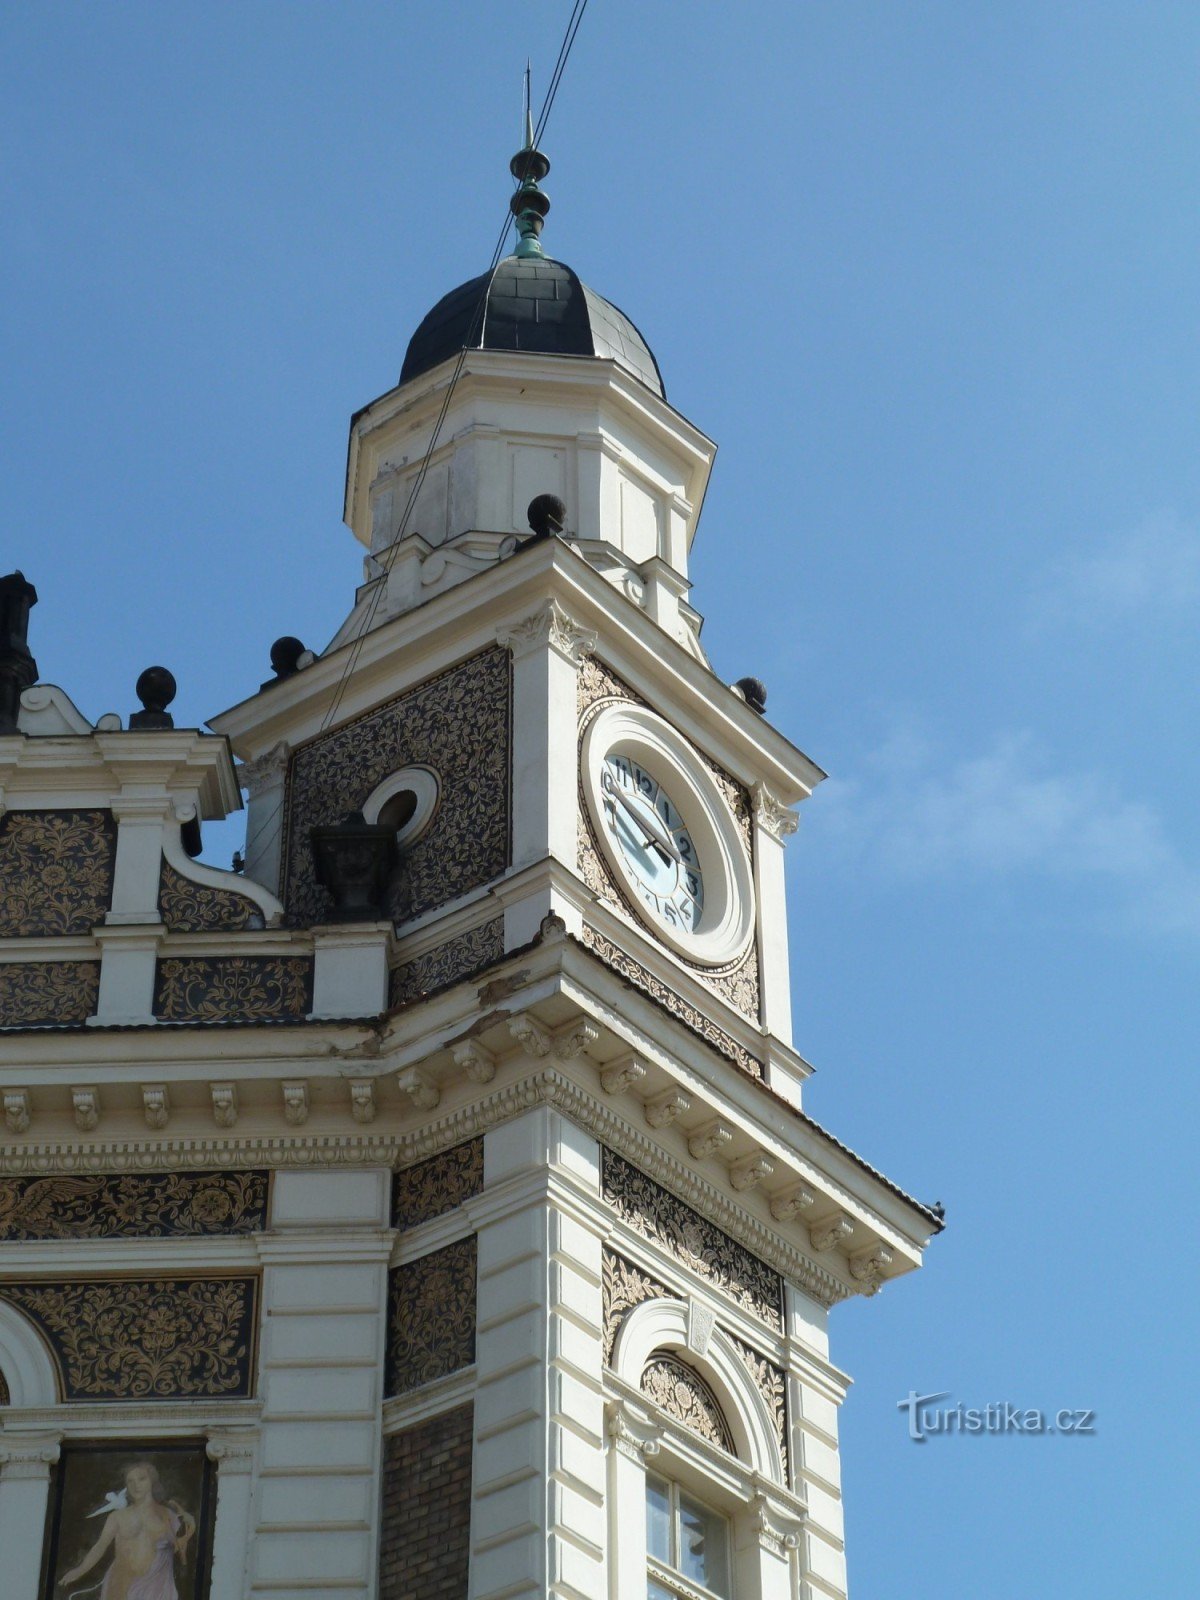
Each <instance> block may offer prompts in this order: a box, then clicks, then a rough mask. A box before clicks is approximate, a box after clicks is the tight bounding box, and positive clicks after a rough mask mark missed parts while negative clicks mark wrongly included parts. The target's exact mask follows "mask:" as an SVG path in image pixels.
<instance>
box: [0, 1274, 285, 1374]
mask: <svg viewBox="0 0 1200 1600" xmlns="http://www.w3.org/2000/svg"><path fill="white" fill-rule="evenodd" d="M257 1298H258V1279H257V1278H252V1277H209V1278H172V1277H158V1278H109V1279H99V1278H96V1279H88V1278H76V1279H73V1280H72V1281H71V1282H69V1283H48V1282H42V1281H38V1282H26V1283H0V1300H4V1301H6V1302H7V1303H8V1304H9V1305H11V1306H13V1307H15V1309H16V1310H18V1311H20V1312H21V1313H22V1314H23V1315H24V1316H26V1317H28V1318H29V1319H30V1321H32V1322H33V1323H35V1324H36V1325H37V1327H38V1329H39V1331H40V1332H41V1334H42V1336H43V1338H44V1339H45V1341H46V1343H47V1345H48V1346H49V1348H50V1352H51V1354H52V1356H53V1357H54V1361H55V1364H56V1366H57V1368H58V1373H59V1387H60V1389H61V1392H62V1397H63V1399H64V1400H216V1399H220V1400H234V1399H245V1398H246V1397H248V1396H249V1394H250V1393H251V1389H252V1386H253V1356H254V1340H255V1326H256V1308H257Z"/></svg>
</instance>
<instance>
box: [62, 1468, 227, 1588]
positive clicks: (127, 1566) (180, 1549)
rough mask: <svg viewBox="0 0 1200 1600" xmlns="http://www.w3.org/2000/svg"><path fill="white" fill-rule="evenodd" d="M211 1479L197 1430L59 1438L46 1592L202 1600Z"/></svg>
mask: <svg viewBox="0 0 1200 1600" xmlns="http://www.w3.org/2000/svg"><path fill="white" fill-rule="evenodd" d="M215 1488H216V1484H215V1476H214V1469H213V1465H212V1463H211V1462H210V1461H209V1460H208V1457H207V1456H206V1454H205V1449H204V1441H203V1440H202V1439H200V1440H195V1439H192V1440H179V1439H171V1440H163V1441H159V1442H148V1441H147V1440H145V1439H136V1440H131V1441H128V1442H121V1441H119V1440H116V1441H114V1440H107V1439H106V1440H104V1441H102V1442H96V1443H89V1444H74V1443H64V1445H63V1449H62V1456H61V1458H60V1460H59V1463H58V1466H57V1468H56V1469H55V1474H54V1484H53V1491H52V1494H51V1497H50V1507H49V1525H48V1534H49V1537H48V1539H47V1541H46V1559H45V1562H44V1564H43V1570H44V1573H45V1581H44V1586H43V1590H42V1594H43V1600H208V1595H209V1571H210V1564H211V1559H212V1531H213V1519H214V1515H215V1511H216V1494H215Z"/></svg>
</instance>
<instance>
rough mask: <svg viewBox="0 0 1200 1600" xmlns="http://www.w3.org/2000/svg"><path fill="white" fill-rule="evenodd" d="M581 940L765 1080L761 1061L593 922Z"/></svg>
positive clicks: (707, 1040)
mask: <svg viewBox="0 0 1200 1600" xmlns="http://www.w3.org/2000/svg"><path fill="white" fill-rule="evenodd" d="M582 939H583V943H584V944H585V945H586V946H587V948H588V949H589V950H594V951H595V953H596V954H597V955H598V956H599V957H600V960H601V961H603V962H604V964H605V966H608V967H611V968H612V969H613V971H614V972H619V973H620V974H621V976H622V977H623V978H627V979H628V981H629V982H630V983H631V984H632V985H633V987H634V988H635V989H640V990H641V992H642V993H643V994H644V995H647V996H648V997H649V998H650V999H651V1000H654V1001H656V1002H657V1003H658V1004H659V1005H660V1006H662V1008H663V1010H664V1011H668V1012H670V1014H671V1015H672V1016H673V1017H678V1019H679V1021H680V1022H682V1023H683V1024H684V1025H685V1026H686V1027H689V1028H691V1030H692V1032H693V1033H696V1034H699V1036H700V1037H701V1038H702V1039H703V1040H704V1041H705V1043H706V1044H710V1045H712V1047H713V1049H714V1050H716V1051H717V1052H718V1053H719V1054H720V1055H723V1056H724V1057H725V1059H726V1060H727V1061H732V1062H733V1063H734V1065H735V1066H738V1067H740V1068H741V1069H742V1071H743V1072H744V1073H746V1074H747V1076H748V1077H751V1078H761V1077H762V1075H763V1069H762V1062H761V1061H757V1060H756V1059H755V1058H754V1057H753V1056H752V1055H751V1054H750V1052H749V1050H746V1049H744V1048H743V1046H742V1045H740V1044H738V1043H737V1041H736V1040H735V1039H731V1038H730V1037H729V1035H728V1034H727V1033H725V1032H724V1031H723V1030H722V1029H721V1028H718V1027H717V1025H716V1023H715V1022H713V1021H712V1020H711V1019H710V1018H709V1017H706V1016H705V1015H704V1013H703V1011H700V1010H698V1009H697V1008H696V1007H695V1006H693V1005H689V1004H688V1002H687V1001H686V1000H684V999H681V998H680V996H679V995H678V994H676V992H675V990H674V989H672V988H671V987H670V985H669V984H666V983H664V982H663V981H662V979H661V978H657V977H655V975H654V973H652V972H649V971H648V970H647V969H646V968H645V967H643V966H642V965H641V963H640V962H637V961H635V960H634V959H633V957H632V956H630V955H627V954H626V953H625V951H624V950H622V949H621V948H620V946H619V945H616V944H614V943H613V941H612V940H611V939H608V938H606V937H605V936H604V934H602V933H597V931H596V930H595V928H593V927H592V926H591V924H590V923H587V922H585V923H584V925H583V935H582Z"/></svg>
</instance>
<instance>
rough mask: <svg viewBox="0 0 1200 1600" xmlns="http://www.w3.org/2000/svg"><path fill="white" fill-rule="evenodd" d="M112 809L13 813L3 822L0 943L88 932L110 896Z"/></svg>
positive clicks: (100, 918)
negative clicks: (18, 939) (1, 940)
mask: <svg viewBox="0 0 1200 1600" xmlns="http://www.w3.org/2000/svg"><path fill="white" fill-rule="evenodd" d="M116 850H117V828H116V823H115V822H114V821H113V818H112V813H111V812H109V811H9V812H8V813H7V814H6V815H5V816H4V817H3V819H2V820H0V889H2V892H0V937H2V938H7V939H15V938H28V937H34V936H38V935H43V936H52V935H63V934H78V933H90V932H91V931H92V929H93V928H94V927H95V926H96V924H97V923H98V922H103V921H104V917H105V914H106V913H107V911H108V907H109V901H110V899H111V897H112V883H113V867H114V863H115V861H116Z"/></svg>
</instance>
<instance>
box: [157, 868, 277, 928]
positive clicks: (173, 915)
mask: <svg viewBox="0 0 1200 1600" xmlns="http://www.w3.org/2000/svg"><path fill="white" fill-rule="evenodd" d="M158 909H159V913H160V915H161V916H162V919H163V922H164V924H165V925H166V927H167V930H168V932H170V933H240V932H241V931H242V929H243V928H261V927H262V926H263V914H262V910H261V909H260V907H258V906H257V905H255V903H254V901H253V900H251V899H249V898H248V897H247V896H246V895H244V894H238V893H236V892H235V891H234V890H233V889H217V888H214V887H213V886H212V884H208V883H196V882H195V881H194V880H193V879H191V878H185V877H184V876H183V874H182V872H176V870H175V868H174V867H173V866H172V865H171V863H170V862H169V861H167V860H166V859H165V858H164V860H163V864H162V871H161V873H160V874H159V879H158Z"/></svg>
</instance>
